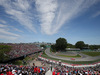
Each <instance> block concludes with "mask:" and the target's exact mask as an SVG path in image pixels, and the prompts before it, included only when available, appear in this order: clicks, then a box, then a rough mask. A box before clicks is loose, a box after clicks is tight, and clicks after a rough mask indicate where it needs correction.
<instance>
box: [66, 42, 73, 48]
mask: <svg viewBox="0 0 100 75" xmlns="http://www.w3.org/2000/svg"><path fill="white" fill-rule="evenodd" d="M67 48H75V46H74V45H73V44H70V43H68V44H67Z"/></svg>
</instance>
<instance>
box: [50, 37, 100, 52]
mask: <svg viewBox="0 0 100 75" xmlns="http://www.w3.org/2000/svg"><path fill="white" fill-rule="evenodd" d="M66 48H79V49H81V50H82V49H91V50H95V49H98V48H100V45H88V44H85V43H84V41H78V42H76V43H75V45H73V44H70V43H68V42H67V40H66V39H65V38H58V39H57V40H56V44H54V45H51V49H52V50H53V51H60V50H61V51H63V50H66Z"/></svg>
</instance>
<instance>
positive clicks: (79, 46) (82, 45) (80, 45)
mask: <svg viewBox="0 0 100 75" xmlns="http://www.w3.org/2000/svg"><path fill="white" fill-rule="evenodd" d="M84 46H85V44H84V42H83V41H78V42H77V43H76V44H75V47H76V48H80V49H82V48H83V47H84Z"/></svg>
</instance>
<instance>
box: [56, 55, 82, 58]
mask: <svg viewBox="0 0 100 75" xmlns="http://www.w3.org/2000/svg"><path fill="white" fill-rule="evenodd" d="M57 56H61V57H71V58H80V57H81V56H80V55H79V54H77V55H75V56H69V55H57Z"/></svg>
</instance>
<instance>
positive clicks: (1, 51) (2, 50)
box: [0, 45, 11, 62]
mask: <svg viewBox="0 0 100 75" xmlns="http://www.w3.org/2000/svg"><path fill="white" fill-rule="evenodd" d="M10 50H11V46H7V45H0V62H4V61H6V60H8V59H9V56H8V55H7V53H8V52H9V51H10Z"/></svg>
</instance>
